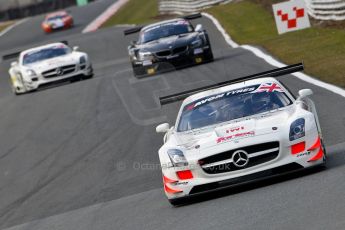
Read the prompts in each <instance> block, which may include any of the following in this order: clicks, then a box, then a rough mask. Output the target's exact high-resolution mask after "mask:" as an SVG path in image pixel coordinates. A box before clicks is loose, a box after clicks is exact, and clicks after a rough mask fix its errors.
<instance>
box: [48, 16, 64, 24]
mask: <svg viewBox="0 0 345 230" xmlns="http://www.w3.org/2000/svg"><path fill="white" fill-rule="evenodd" d="M64 17H65V16H63V15H59V16H55V17H51V18H48V19H47V21H48V22H51V21H55V20H59V19H63V18H64Z"/></svg>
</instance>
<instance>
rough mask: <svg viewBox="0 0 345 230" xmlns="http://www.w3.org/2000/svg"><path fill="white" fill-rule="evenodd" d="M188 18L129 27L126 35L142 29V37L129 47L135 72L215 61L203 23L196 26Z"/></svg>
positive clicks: (145, 73)
mask: <svg viewBox="0 0 345 230" xmlns="http://www.w3.org/2000/svg"><path fill="white" fill-rule="evenodd" d="M199 17H200V16H199ZM185 18H196V16H193V17H188V16H187V17H185ZM185 18H179V19H173V20H168V21H163V22H159V23H156V24H152V25H149V26H145V27H143V28H134V29H129V30H127V31H125V34H126V35H128V34H131V33H135V32H139V31H140V35H139V40H138V41H135V42H132V44H131V45H130V46H129V47H128V53H129V57H130V61H131V63H132V67H133V72H134V75H135V76H142V75H144V76H145V75H149V74H155V73H157V72H160V71H166V70H174V69H176V68H178V67H184V66H188V65H193V64H200V63H204V62H210V61H213V53H212V49H211V44H210V40H209V37H208V34H207V32H206V31H205V30H204V29H203V27H202V25H201V24H199V25H197V26H196V27H195V28H194V27H193V25H192V24H191V23H190V22H189V21H188V20H187V19H185Z"/></svg>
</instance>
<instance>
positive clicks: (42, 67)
mask: <svg viewBox="0 0 345 230" xmlns="http://www.w3.org/2000/svg"><path fill="white" fill-rule="evenodd" d="M77 63H79V57H77V56H76V55H64V56H61V57H56V58H51V59H47V60H43V61H40V62H36V63H32V64H30V65H26V66H25V67H27V68H29V69H33V70H34V71H35V72H37V73H42V72H44V71H47V70H51V69H55V68H58V67H62V66H66V65H75V64H77Z"/></svg>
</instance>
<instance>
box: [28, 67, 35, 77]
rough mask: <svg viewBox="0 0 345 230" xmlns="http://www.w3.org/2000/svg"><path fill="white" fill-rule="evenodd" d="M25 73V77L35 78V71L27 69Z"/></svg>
mask: <svg viewBox="0 0 345 230" xmlns="http://www.w3.org/2000/svg"><path fill="white" fill-rule="evenodd" d="M26 73H27V75H28V76H30V77H34V76H36V73H35V71H33V70H32V69H27V70H26Z"/></svg>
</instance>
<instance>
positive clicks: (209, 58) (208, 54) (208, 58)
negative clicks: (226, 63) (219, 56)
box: [205, 48, 214, 62]
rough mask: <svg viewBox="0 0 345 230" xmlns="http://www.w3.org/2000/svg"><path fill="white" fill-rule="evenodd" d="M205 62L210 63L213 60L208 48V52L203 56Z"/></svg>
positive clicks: (210, 50)
mask: <svg viewBox="0 0 345 230" xmlns="http://www.w3.org/2000/svg"><path fill="white" fill-rule="evenodd" d="M205 60H206V61H207V62H212V61H213V60H214V56H213V52H212V49H211V48H210V49H209V50H208V52H207V53H206V54H205Z"/></svg>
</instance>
